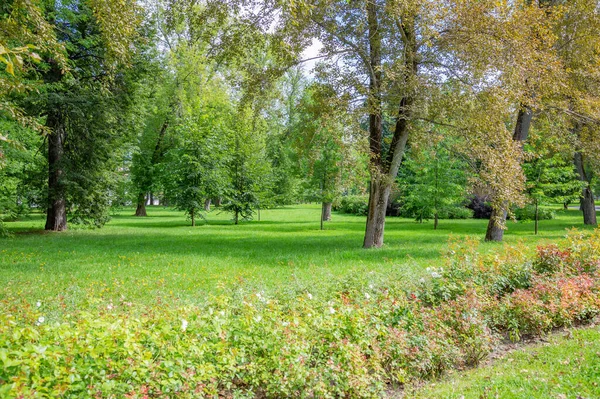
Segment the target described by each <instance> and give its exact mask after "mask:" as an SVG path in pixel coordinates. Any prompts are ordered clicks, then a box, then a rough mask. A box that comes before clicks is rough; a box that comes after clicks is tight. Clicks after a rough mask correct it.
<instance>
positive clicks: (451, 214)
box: [399, 206, 474, 220]
mask: <svg viewBox="0 0 600 399" xmlns="http://www.w3.org/2000/svg"><path fill="white" fill-rule="evenodd" d="M473 213H474V212H473V210H472V209H469V208H465V207H462V206H447V207H444V208H441V209H440V210H439V212H438V217H439V218H440V219H472V218H473ZM399 216H401V217H405V218H414V219H417V220H429V219H433V218H434V214H433V212H432V211H425V212H424V211H423V209H418V208H410V207H407V206H403V207H401V208H400V212H399Z"/></svg>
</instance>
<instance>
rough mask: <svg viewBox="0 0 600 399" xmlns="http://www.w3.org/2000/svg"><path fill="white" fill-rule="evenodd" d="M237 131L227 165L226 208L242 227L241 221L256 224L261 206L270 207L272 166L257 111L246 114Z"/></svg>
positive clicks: (239, 116)
mask: <svg viewBox="0 0 600 399" xmlns="http://www.w3.org/2000/svg"><path fill="white" fill-rule="evenodd" d="M233 129H234V132H233V136H234V138H233V145H232V147H231V148H230V156H229V160H228V162H227V165H226V167H227V173H228V179H229V184H228V186H227V188H226V190H225V195H224V197H225V202H224V203H223V206H222V207H223V210H224V211H226V212H229V213H231V214H232V215H233V221H234V223H235V224H238V223H239V222H240V220H246V221H247V220H252V219H253V217H254V214H255V212H256V210H257V209H258V208H259V207H261V203H265V205H267V206H265V207H268V205H269V202H268V200H267V198H268V187H269V182H268V181H267V180H266V178H267V177H268V176H269V164H268V162H267V160H266V157H265V146H264V141H263V140H264V130H263V129H264V126H262V125H261V124H260V120H259V119H258V115H256V113H255V112H254V111H252V110H250V109H246V110H242V111H241V112H240V113H239V114H238V117H237V120H236V123H235V124H234V125H233Z"/></svg>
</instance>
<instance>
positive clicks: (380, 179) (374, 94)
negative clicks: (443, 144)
mask: <svg viewBox="0 0 600 399" xmlns="http://www.w3.org/2000/svg"><path fill="white" fill-rule="evenodd" d="M367 19H368V28H369V65H368V67H369V68H368V69H369V70H370V71H371V73H370V81H369V149H370V152H371V157H370V162H369V166H370V170H371V187H370V191H369V211H368V214H367V226H366V229H365V239H364V242H363V247H364V248H372V247H381V246H382V245H383V235H384V230H385V213H386V210H387V205H388V201H389V198H390V193H391V190H392V184H393V183H394V181H395V180H396V177H397V175H398V169H399V168H400V163H401V162H402V157H403V156H404V150H405V148H406V142H407V140H408V135H409V122H410V119H411V117H412V105H413V103H414V98H413V96H412V94H407V95H405V96H404V97H402V98H401V100H400V107H399V110H398V117H397V119H396V126H395V130H394V135H393V137H392V141H391V143H390V149H389V151H388V153H387V156H386V157H385V159H384V156H383V151H382V148H383V147H382V141H383V125H382V120H383V119H382V107H381V102H382V78H383V75H382V65H381V47H382V43H381V34H380V31H379V20H378V15H377V5H376V2H374V1H373V2H367ZM397 22H398V25H399V29H401V30H402V33H403V35H402V40H403V41H404V46H405V49H406V51H405V54H406V56H405V59H404V63H405V67H406V72H405V76H404V80H405V83H407V85H408V84H409V82H410V81H412V80H413V79H414V78H415V77H416V75H417V69H418V60H417V42H416V30H415V21H414V19H411V18H407V20H406V21H404V23H402V22H401V21H397Z"/></svg>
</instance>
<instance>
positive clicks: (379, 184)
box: [363, 179, 392, 248]
mask: <svg viewBox="0 0 600 399" xmlns="http://www.w3.org/2000/svg"><path fill="white" fill-rule="evenodd" d="M391 191H392V185H391V183H389V182H386V181H385V179H377V180H372V181H371V190H370V192H369V213H368V214H367V228H366V232H365V240H364V242H363V247H364V248H373V247H375V248H380V247H381V246H382V245H383V233H384V231H385V212H386V210H387V204H388V200H389V198H390V193H391Z"/></svg>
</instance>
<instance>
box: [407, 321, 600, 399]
mask: <svg viewBox="0 0 600 399" xmlns="http://www.w3.org/2000/svg"><path fill="white" fill-rule="evenodd" d="M544 341H545V342H543V343H538V344H536V345H528V346H524V347H522V348H520V349H518V350H515V351H511V352H508V353H506V354H504V355H503V356H502V357H501V358H500V359H497V360H496V361H494V362H492V364H490V365H488V366H487V367H482V368H479V369H473V370H469V371H466V372H459V373H455V374H452V375H449V376H446V377H444V378H443V379H442V380H441V381H437V382H433V383H428V384H426V385H425V386H423V387H420V389H417V390H415V391H413V390H410V389H409V391H408V392H407V394H406V397H412V398H418V399H429V398H437V399H495V398H503V399H523V398H527V399H548V398H556V399H566V398H573V399H575V398H582V399H583V398H586V399H587V398H589V399H591V398H599V397H600V328H598V327H592V328H586V329H575V330H573V331H571V332H569V333H568V334H565V333H562V332H561V333H556V334H554V335H551V336H550V337H548V338H547V339H545V340H544Z"/></svg>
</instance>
